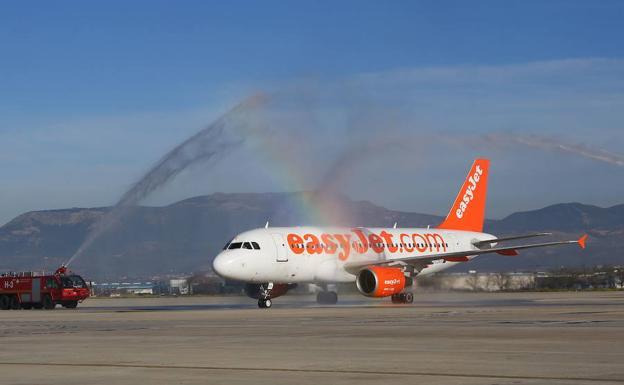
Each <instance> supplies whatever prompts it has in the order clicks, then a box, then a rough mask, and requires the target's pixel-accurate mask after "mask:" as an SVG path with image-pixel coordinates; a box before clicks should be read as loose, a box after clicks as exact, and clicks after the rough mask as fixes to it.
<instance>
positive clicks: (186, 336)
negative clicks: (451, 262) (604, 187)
mask: <svg viewBox="0 0 624 385" xmlns="http://www.w3.org/2000/svg"><path fill="white" fill-rule="evenodd" d="M415 297H416V298H415V303H414V304H412V305H408V306H405V305H392V304H390V303H389V301H388V300H369V299H365V298H363V297H360V296H345V297H341V298H340V302H339V304H338V305H336V306H318V305H316V304H315V303H314V300H313V298H312V297H291V296H286V297H280V298H278V299H276V300H275V301H274V307H273V308H272V309H269V310H266V309H257V308H256V305H255V302H254V301H253V300H251V299H247V298H240V297H194V298H153V299H89V300H88V301H86V302H85V303H84V304H82V305H81V307H79V308H78V309H76V310H68V309H56V310H53V311H45V310H21V311H1V312H0V347H1V350H0V379H1V380H0V383H2V384H28V385H30V384H63V385H72V384H250V383H253V384H352V383H357V384H362V383H364V384H369V383H370V384H380V383H390V382H391V383H394V384H396V383H405V384H408V383H409V384H414V383H426V384H429V385H436V384H624V292H593V293H505V294H503V293H489V294H488V293H483V294H472V293H471V294H455V293H436V294H425V293H421V294H417V295H416V296H415Z"/></svg>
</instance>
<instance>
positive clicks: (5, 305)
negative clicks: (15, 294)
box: [0, 295, 10, 310]
mask: <svg viewBox="0 0 624 385" xmlns="http://www.w3.org/2000/svg"><path fill="white" fill-rule="evenodd" d="M9 305H10V301H9V297H8V296H6V295H0V309H2V310H9Z"/></svg>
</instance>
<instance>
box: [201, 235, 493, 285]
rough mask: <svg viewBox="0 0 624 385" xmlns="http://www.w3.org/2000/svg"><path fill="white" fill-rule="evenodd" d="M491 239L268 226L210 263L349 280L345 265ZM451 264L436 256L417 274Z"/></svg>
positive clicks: (257, 276) (245, 275)
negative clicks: (435, 258)
mask: <svg viewBox="0 0 624 385" xmlns="http://www.w3.org/2000/svg"><path fill="white" fill-rule="evenodd" d="M491 239H496V237H494V236H493V235H490V234H486V233H480V232H470V231H460V230H442V229H421V228H322V227H272V228H271V227H269V228H260V229H255V230H251V231H246V232H244V233H241V234H239V235H237V236H236V237H235V238H234V239H232V241H231V242H230V243H228V244H227V245H226V248H224V250H223V251H222V252H221V253H219V255H218V256H217V257H216V258H215V260H214V262H213V267H214V269H215V271H216V272H217V274H219V275H220V276H222V277H224V278H226V279H231V280H236V281H243V282H256V283H262V282H274V283H302V282H317V283H337V282H353V281H355V278H356V274H357V271H356V270H350V269H349V265H350V264H353V265H357V264H360V265H361V263H363V262H379V261H392V260H393V259H399V258H405V257H410V256H426V255H432V254H441V253H452V252H461V251H472V250H475V249H476V247H475V246H474V245H473V243H474V242H475V241H484V240H491ZM457 263H459V262H456V261H449V260H445V259H439V260H436V261H433V263H431V264H429V265H428V266H426V267H424V268H423V269H422V270H420V272H419V275H426V274H432V273H435V272H438V271H441V270H444V269H447V268H449V267H451V266H454V265H456V264H457Z"/></svg>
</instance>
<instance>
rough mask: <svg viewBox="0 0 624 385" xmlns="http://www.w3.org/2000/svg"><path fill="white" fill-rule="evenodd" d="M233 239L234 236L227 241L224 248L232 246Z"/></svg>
mask: <svg viewBox="0 0 624 385" xmlns="http://www.w3.org/2000/svg"><path fill="white" fill-rule="evenodd" d="M233 239H234V238H232V239H230V240H229V241H227V243H226V244H225V246H223V250H227V249H228V247H229V246H230V243H232V240H233Z"/></svg>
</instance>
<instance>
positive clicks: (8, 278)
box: [0, 266, 90, 310]
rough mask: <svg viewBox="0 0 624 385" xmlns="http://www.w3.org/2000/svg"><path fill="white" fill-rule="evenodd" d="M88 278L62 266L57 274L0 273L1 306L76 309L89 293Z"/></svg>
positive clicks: (8, 307)
mask: <svg viewBox="0 0 624 385" xmlns="http://www.w3.org/2000/svg"><path fill="white" fill-rule="evenodd" d="M89 294H90V290H89V287H88V286H87V284H86V282H85V281H84V280H83V279H82V277H80V276H79V275H76V274H70V273H69V272H68V271H67V268H66V267H65V266H61V267H60V268H59V269H57V270H56V272H54V274H48V275H46V274H40V275H39V274H37V273H33V272H23V273H5V274H2V275H0V309H2V310H8V309H15V310H17V309H32V308H35V309H42V308H43V309H53V308H54V307H55V306H56V305H59V304H60V305H62V306H63V307H66V308H70V309H73V308H75V307H76V306H78V302H82V301H84V300H85V299H86V298H88V297H89Z"/></svg>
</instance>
